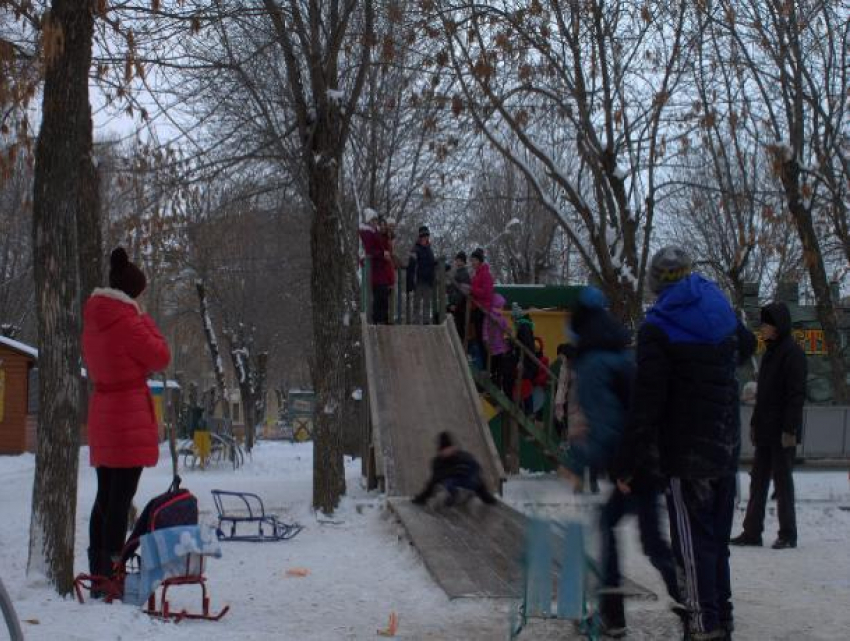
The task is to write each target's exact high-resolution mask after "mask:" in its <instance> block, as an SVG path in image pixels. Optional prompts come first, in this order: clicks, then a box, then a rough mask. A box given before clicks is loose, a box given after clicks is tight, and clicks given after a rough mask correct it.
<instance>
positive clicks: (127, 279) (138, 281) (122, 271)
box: [109, 247, 148, 298]
mask: <svg viewBox="0 0 850 641" xmlns="http://www.w3.org/2000/svg"><path fill="white" fill-rule="evenodd" d="M147 284H148V281H147V279H146V278H145V275H144V274H143V273H142V270H141V269H139V268H138V267H136V266H135V265H134V264H133V263H131V262H130V258H129V257H128V256H127V252H126V251H125V250H124V248H123V247H116V248H115V249H113V250H112V254H110V256H109V286H110V287H112V288H113V289H120V290H121V291H122V292H124V293H125V294H127V296H129V297H130V298H138V297H139V295H140V294H141V293H142V292H143V291H145V287H146V286H147Z"/></svg>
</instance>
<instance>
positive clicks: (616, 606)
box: [599, 594, 626, 638]
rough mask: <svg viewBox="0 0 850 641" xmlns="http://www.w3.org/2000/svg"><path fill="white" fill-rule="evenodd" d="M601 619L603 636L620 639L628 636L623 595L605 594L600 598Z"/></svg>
mask: <svg viewBox="0 0 850 641" xmlns="http://www.w3.org/2000/svg"><path fill="white" fill-rule="evenodd" d="M599 618H600V620H601V622H602V634H604V635H605V636H608V637H613V638H620V637H623V636H625V635H626V609H625V606H624V605H623V595H622V594H603V595H602V596H601V597H600V598H599Z"/></svg>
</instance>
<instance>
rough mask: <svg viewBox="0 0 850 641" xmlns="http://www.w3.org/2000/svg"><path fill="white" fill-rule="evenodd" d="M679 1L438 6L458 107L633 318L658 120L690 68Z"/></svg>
mask: <svg viewBox="0 0 850 641" xmlns="http://www.w3.org/2000/svg"><path fill="white" fill-rule="evenodd" d="M687 5H688V3H686V2H673V3H670V2H635V1H618V2H579V1H577V0H572V1H570V2H566V3H561V2H557V1H554V0H553V1H550V2H543V1H535V2H532V3H530V4H528V3H524V2H514V1H513V0H502V1H500V2H494V3H488V4H486V5H481V4H472V3H466V2H458V3H453V2H449V1H446V2H441V3H439V4H438V6H439V16H440V19H441V23H442V29H443V32H444V34H445V38H446V42H447V50H448V53H449V54H450V62H451V65H452V67H453V68H454V70H455V72H456V74H457V76H458V79H459V81H460V86H461V88H462V93H461V96H460V99H461V101H462V104H463V107H464V108H465V109H466V110H468V112H469V113H470V114H471V115H472V117H473V118H474V120H475V122H476V124H477V126H478V128H479V129H480V131H481V132H482V133H483V134H484V136H485V137H486V139H487V140H488V141H489V142H490V143H491V144H492V145H493V146H494V147H495V148H496V149H498V150H499V151H500V152H501V153H502V154H504V155H505V157H506V158H508V159H509V160H511V162H513V163H514V164H515V165H516V166H517V167H518V168H519V169H520V170H521V171H522V172H523V173H524V174H525V177H526V179H527V180H529V182H530V183H531V185H532V186H533V188H534V190H535V192H536V193H537V196H538V198H539V199H540V200H541V202H543V203H544V205H545V207H546V209H547V211H548V212H549V213H550V214H551V215H552V216H553V217H554V218H555V220H556V221H557V222H558V224H559V225H561V227H562V228H563V229H564V231H565V232H566V234H567V235H568V236H569V238H570V240H571V242H572V243H573V244H574V246H575V247H576V248H577V249H578V251H579V252H580V253H581V255H582V258H583V260H584V261H585V263H586V264H587V267H588V269H589V270H590V272H591V274H592V276H593V277H594V279H595V280H597V281H598V282H599V283H601V284H602V286H603V288H604V289H605V290H606V292H607V294H608V295H609V297H610V298H611V300H612V304H613V307H614V309H615V310H616V312H617V313H619V314H621V315H622V316H624V317H628V318H631V319H635V318H638V317H639V316H640V314H641V292H642V290H643V274H644V269H645V265H646V262H647V257H648V252H649V239H650V237H651V232H652V228H653V224H654V216H655V204H656V201H657V200H658V198H659V184H658V175H657V172H658V167H659V164H660V159H661V158H662V156H663V154H664V146H665V144H666V141H665V136H666V137H667V138H668V140H669V138H670V137H671V136H672V133H671V132H670V131H669V130H668V129H665V127H664V124H665V116H666V115H667V113H668V111H670V110H671V104H673V102H672V100H671V99H672V97H673V95H674V93H675V91H676V90H677V87H678V84H679V81H680V79H681V76H682V72H683V69H684V68H685V66H686V62H687V61H686V59H684V57H683V51H687V48H686V47H685V46H684V44H685V43H684V39H685V37H686V35H687V34H686V30H685V27H686V15H687ZM553 132H554V133H553ZM520 149H521V150H523V152H524V153H527V155H528V156H529V157H530V158H531V159H532V160H531V161H530V162H526V161H525V160H524V159H523V157H522V156H520V155H518V154H517V153H516V151H517V150H520ZM541 175H542V176H545V177H546V178H547V180H549V181H551V182H552V183H553V184H554V185H556V186H557V189H558V191H557V193H556V194H555V196H554V197H553V196H552V195H551V194H550V193H549V192H548V190H547V188H546V185H545V184H542V183H541V182H540V180H539V178H538V176H541Z"/></svg>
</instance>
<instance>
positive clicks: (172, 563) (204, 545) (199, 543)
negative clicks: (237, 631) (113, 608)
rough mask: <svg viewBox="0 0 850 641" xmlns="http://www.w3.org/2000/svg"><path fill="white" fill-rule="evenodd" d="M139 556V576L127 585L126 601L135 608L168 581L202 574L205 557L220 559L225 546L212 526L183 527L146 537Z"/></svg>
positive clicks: (129, 576) (172, 528)
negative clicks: (172, 578)
mask: <svg viewBox="0 0 850 641" xmlns="http://www.w3.org/2000/svg"><path fill="white" fill-rule="evenodd" d="M139 555H140V558H141V562H140V566H141V567H140V569H139V572H138V574H128V575H127V577H126V578H125V581H124V598H123V599H122V601H123V602H124V603H129V604H133V605H142V604H143V603H144V602H145V601H147V599H148V597H149V596H150V595H151V594H152V593H153V591H154V590H156V589H157V588H158V587H159V585H160V584H161V583H162V582H163V581H164V580H165V579H167V578H170V577H175V576H184V575H186V574H201V568H202V560H203V559H202V557H204V556H212V557H216V558H220V557H221V545H219V542H218V539H217V538H216V536H215V531H214V530H213V529H212V528H210V527H208V526H198V525H180V526H177V527H170V528H163V529H161V530H154V531H153V532H151V533H150V534H145V535H144V536H142V537H141V538H140V539H139ZM187 564H188V566H187ZM187 568H188V570H187Z"/></svg>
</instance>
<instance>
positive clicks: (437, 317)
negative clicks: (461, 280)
mask: <svg viewBox="0 0 850 641" xmlns="http://www.w3.org/2000/svg"><path fill="white" fill-rule="evenodd" d="M436 261H437V265H436V267H435V270H436V271H435V272H434V286H433V288H432V290H431V301H430V308H431V318H430V323H434V324H437V325H439V324H440V323H442V322H443V321H445V320H446V303H447V301H446V284H447V283H446V270H445V264H446V259H445V256H438V257H437V258H436ZM371 273H372V259H371V257H369V256H366V257H364V258H363V263H362V265H361V269H360V299H361V300H360V304H361V309H362V311H363V312H365V314H366V319H367V322H369V323H370V324H371V323H372V299H373V297H372V286H371ZM406 285H407V269H406V268H405V267H396V268H395V284H394V285H393V286H392V287H391V288H390V299H389V324H390V325H416V324H419V323H418V320H417V319H416V318H414V316H415V314H414V311H415V310H414V291H407V286H406ZM430 323H429V324H430Z"/></svg>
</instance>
